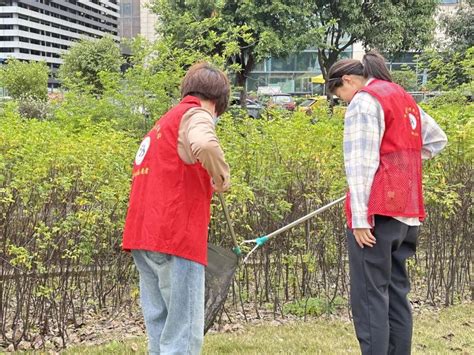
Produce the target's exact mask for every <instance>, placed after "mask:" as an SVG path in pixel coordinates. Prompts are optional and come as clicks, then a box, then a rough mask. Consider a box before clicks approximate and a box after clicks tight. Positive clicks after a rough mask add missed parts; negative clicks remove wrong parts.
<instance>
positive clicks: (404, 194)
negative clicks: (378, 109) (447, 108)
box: [346, 80, 425, 228]
mask: <svg viewBox="0 0 474 355" xmlns="http://www.w3.org/2000/svg"><path fill="white" fill-rule="evenodd" d="M361 91H365V92H367V93H369V94H370V95H372V96H373V97H375V98H376V99H377V101H378V102H379V103H380V105H381V106H382V109H383V112H384V118H385V132H384V135H383V138H382V142H381V146H380V163H379V167H378V169H377V172H376V173H375V176H374V180H373V183H372V188H371V192H370V198H369V203H368V213H367V215H368V222H369V223H370V224H372V217H373V216H374V215H383V216H392V217H417V218H419V219H420V220H423V219H424V217H425V210H424V207H423V192H422V186H421V184H422V166H421V147H422V137H421V117H420V111H419V109H418V106H417V104H416V102H415V100H414V99H413V98H412V97H411V96H410V94H408V93H407V92H406V91H405V90H403V89H402V88H401V87H400V86H399V85H397V84H394V83H391V82H388V81H384V80H373V81H372V82H370V83H369V85H367V86H365V87H364V88H363V89H362V90H361ZM346 215H347V221H348V225H349V228H352V214H351V210H350V195H349V194H348V196H347V200H346Z"/></svg>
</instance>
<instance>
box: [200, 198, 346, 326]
mask: <svg viewBox="0 0 474 355" xmlns="http://www.w3.org/2000/svg"><path fill="white" fill-rule="evenodd" d="M218 196H219V200H220V202H221V204H222V209H223V210H224V215H225V218H226V221H227V225H228V227H229V231H230V234H231V236H232V240H233V243H234V248H233V249H232V251H230V250H228V249H225V248H222V247H220V246H217V245H213V244H208V249H207V250H208V265H207V267H206V284H205V306H204V310H205V315H204V334H205V333H207V331H208V330H209V329H210V328H211V326H212V324H213V323H214V321H215V318H216V317H217V315H218V314H219V311H220V310H221V309H222V307H223V306H224V302H225V300H226V298H227V294H228V292H229V288H230V285H231V284H232V280H233V279H234V273H235V271H236V270H237V266H238V263H239V258H240V256H241V255H242V252H241V250H240V246H239V244H238V243H237V238H236V236H235V233H234V229H233V227H232V223H231V221H230V217H229V212H228V211H227V207H226V204H225V201H224V198H223V196H222V194H218ZM345 198H346V197H345V196H344V197H341V198H339V199H337V200H335V201H333V202H331V203H328V204H327V205H325V206H323V207H321V208H319V209H317V210H316V211H314V212H311V213H309V214H307V215H306V216H304V217H301V218H300V219H298V220H296V221H294V222H292V223H290V224H288V225H286V226H284V227H282V228H280V229H278V230H276V231H274V232H272V233H270V234H267V235H265V236H262V237H259V238H256V239H249V240H244V241H243V242H242V244H244V243H255V246H254V247H253V249H252V250H251V251H250V252H249V253H248V254H247V255H246V257H245V258H244V263H245V262H246V261H247V259H248V258H249V256H250V255H252V254H253V253H254V252H255V251H256V250H257V249H258V248H259V247H261V246H263V245H264V244H265V243H267V242H268V241H269V240H270V239H271V238H273V237H275V236H277V235H279V234H281V233H283V232H285V231H286V230H288V229H290V228H292V227H294V226H296V225H298V224H300V223H302V222H304V221H306V220H308V219H310V218H312V217H314V216H316V215H317V214H319V213H321V212H323V211H325V210H327V209H328V208H330V207H332V206H334V205H336V204H338V203H339V202H342V201H344V199H345Z"/></svg>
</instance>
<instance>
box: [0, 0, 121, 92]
mask: <svg viewBox="0 0 474 355" xmlns="http://www.w3.org/2000/svg"><path fill="white" fill-rule="evenodd" d="M119 16H120V6H119V3H118V0H0V61H5V60H6V59H8V58H9V57H13V58H17V59H20V60H35V61H45V62H46V63H47V64H48V66H49V67H50V68H51V69H52V71H53V72H54V71H55V70H57V68H58V67H59V66H60V64H61V63H62V60H61V54H62V53H63V52H64V51H66V50H67V49H68V48H69V47H70V46H71V45H73V43H74V42H76V41H78V40H80V39H82V38H101V37H103V36H105V35H110V36H111V37H112V38H115V39H116V40H119ZM56 85H57V82H55V81H54V79H52V80H51V82H50V86H53V87H54V86H56Z"/></svg>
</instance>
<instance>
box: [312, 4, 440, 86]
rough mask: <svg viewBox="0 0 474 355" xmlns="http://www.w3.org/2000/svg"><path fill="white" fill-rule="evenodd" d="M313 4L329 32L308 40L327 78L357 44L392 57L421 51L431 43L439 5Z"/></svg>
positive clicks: (321, 23) (315, 11) (314, 9)
mask: <svg viewBox="0 0 474 355" xmlns="http://www.w3.org/2000/svg"><path fill="white" fill-rule="evenodd" d="M312 3H313V5H314V8H313V11H314V13H315V14H316V16H317V20H318V21H319V23H320V25H322V26H323V27H325V28H326V30H325V31H324V32H323V33H321V35H320V36H318V37H313V38H309V39H308V43H309V44H310V45H312V46H314V47H317V48H318V60H319V64H320V67H321V71H322V73H323V76H324V77H325V78H327V72H328V69H329V68H330V67H331V65H332V64H334V63H335V62H336V61H337V60H338V59H339V57H340V55H341V53H342V52H343V51H344V50H346V49H347V48H349V46H351V45H353V44H354V43H356V42H362V44H363V45H364V47H365V48H370V49H377V50H379V51H381V52H384V53H389V54H395V53H397V52H400V51H407V50H420V49H422V48H423V47H425V46H426V45H427V44H428V43H430V41H431V40H432V37H433V31H434V28H435V20H434V14H435V11H436V7H437V4H438V2H437V1H433V0H420V1H398V0H390V1H371V0H363V1H353V0H337V1H336V0H334V1H326V0H316V1H314V2H312Z"/></svg>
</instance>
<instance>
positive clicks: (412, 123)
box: [408, 113, 416, 129]
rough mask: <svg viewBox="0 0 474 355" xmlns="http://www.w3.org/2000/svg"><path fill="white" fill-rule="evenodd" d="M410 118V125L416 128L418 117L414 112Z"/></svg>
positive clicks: (410, 114)
mask: <svg viewBox="0 0 474 355" xmlns="http://www.w3.org/2000/svg"><path fill="white" fill-rule="evenodd" d="M408 118H409V119H410V125H411V128H412V129H416V117H415V115H414V114H412V113H409V114H408Z"/></svg>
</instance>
